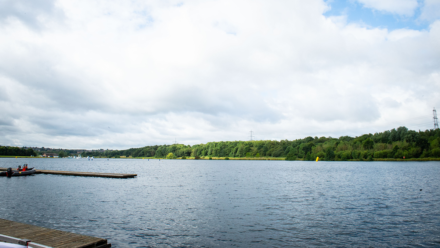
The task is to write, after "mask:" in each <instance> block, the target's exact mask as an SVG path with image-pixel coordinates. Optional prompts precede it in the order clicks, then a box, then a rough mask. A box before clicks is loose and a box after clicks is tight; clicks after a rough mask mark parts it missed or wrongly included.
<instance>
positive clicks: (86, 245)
mask: <svg viewBox="0 0 440 248" xmlns="http://www.w3.org/2000/svg"><path fill="white" fill-rule="evenodd" d="M5 235H7V236H9V237H6V239H7V238H11V237H14V238H16V239H22V240H27V241H28V242H30V243H29V245H30V246H31V247H54V248H58V247H60V248H61V247H63V248H76V247H77V248H79V247H81V248H109V247H111V246H112V245H111V244H108V243H107V240H106V239H102V238H95V237H90V236H86V235H81V234H76V233H69V232H63V231H59V230H54V229H49V228H44V227H39V226H34V225H28V224H23V223H19V222H14V221H10V220H5V219H0V239H2V237H3V238H4V239H5ZM8 241H9V240H8ZM9 242H10V241H9ZM33 243H37V244H36V245H35V246H33V245H32V244H33ZM0 244H1V243H0ZM38 244H39V245H43V246H38ZM0 246H1V245H0Z"/></svg>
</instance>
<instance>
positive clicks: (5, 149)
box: [0, 146, 37, 156]
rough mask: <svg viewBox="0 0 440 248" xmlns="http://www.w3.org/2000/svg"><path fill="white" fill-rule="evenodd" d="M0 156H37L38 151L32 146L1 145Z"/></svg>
mask: <svg viewBox="0 0 440 248" xmlns="http://www.w3.org/2000/svg"><path fill="white" fill-rule="evenodd" d="M0 156H37V153H35V151H34V150H32V149H31V148H28V149H26V148H19V147H14V146H0Z"/></svg>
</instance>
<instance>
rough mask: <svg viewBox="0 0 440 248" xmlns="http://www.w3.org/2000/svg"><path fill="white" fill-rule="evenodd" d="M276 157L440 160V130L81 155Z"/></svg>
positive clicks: (150, 148) (339, 159) (164, 146)
mask: <svg viewBox="0 0 440 248" xmlns="http://www.w3.org/2000/svg"><path fill="white" fill-rule="evenodd" d="M170 153H172V155H171V156H168V158H170V157H171V158H173V157H174V158H178V157H195V158H198V157H204V158H209V157H225V158H226V157H229V158H246V157H248V158H258V157H273V158H283V157H285V158H286V159H287V160H300V159H301V160H315V159H316V157H319V158H320V159H321V160H329V161H346V160H375V159H376V160H378V159H403V157H405V159H411V158H440V130H439V129H436V130H433V129H431V130H426V131H413V130H408V129H407V128H406V127H399V128H397V129H392V130H389V131H385V132H381V133H375V134H364V135H362V136H359V137H349V136H342V137H339V138H332V137H320V138H318V137H307V138H304V139H297V140H291V141H289V140H281V141H273V140H261V141H221V142H209V143H206V144H199V145H194V146H189V145H182V144H174V145H161V146H157V145H156V146H146V147H142V148H131V149H128V150H120V151H105V152H103V153H101V152H86V153H83V154H82V156H95V157H98V156H105V157H117V158H119V157H120V156H126V157H130V156H131V157H155V158H165V157H167V155H170Z"/></svg>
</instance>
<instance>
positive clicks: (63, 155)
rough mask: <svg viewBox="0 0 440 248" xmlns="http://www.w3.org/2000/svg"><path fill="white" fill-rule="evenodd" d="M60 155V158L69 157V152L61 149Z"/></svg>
mask: <svg viewBox="0 0 440 248" xmlns="http://www.w3.org/2000/svg"><path fill="white" fill-rule="evenodd" d="M58 157H60V158H64V157H67V154H66V153H65V152H64V151H61V152H59V153H58Z"/></svg>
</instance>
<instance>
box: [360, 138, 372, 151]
mask: <svg viewBox="0 0 440 248" xmlns="http://www.w3.org/2000/svg"><path fill="white" fill-rule="evenodd" d="M373 145H374V141H373V140H371V139H370V138H368V139H366V140H364V141H363V142H362V146H363V147H364V149H372V148H373Z"/></svg>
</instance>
